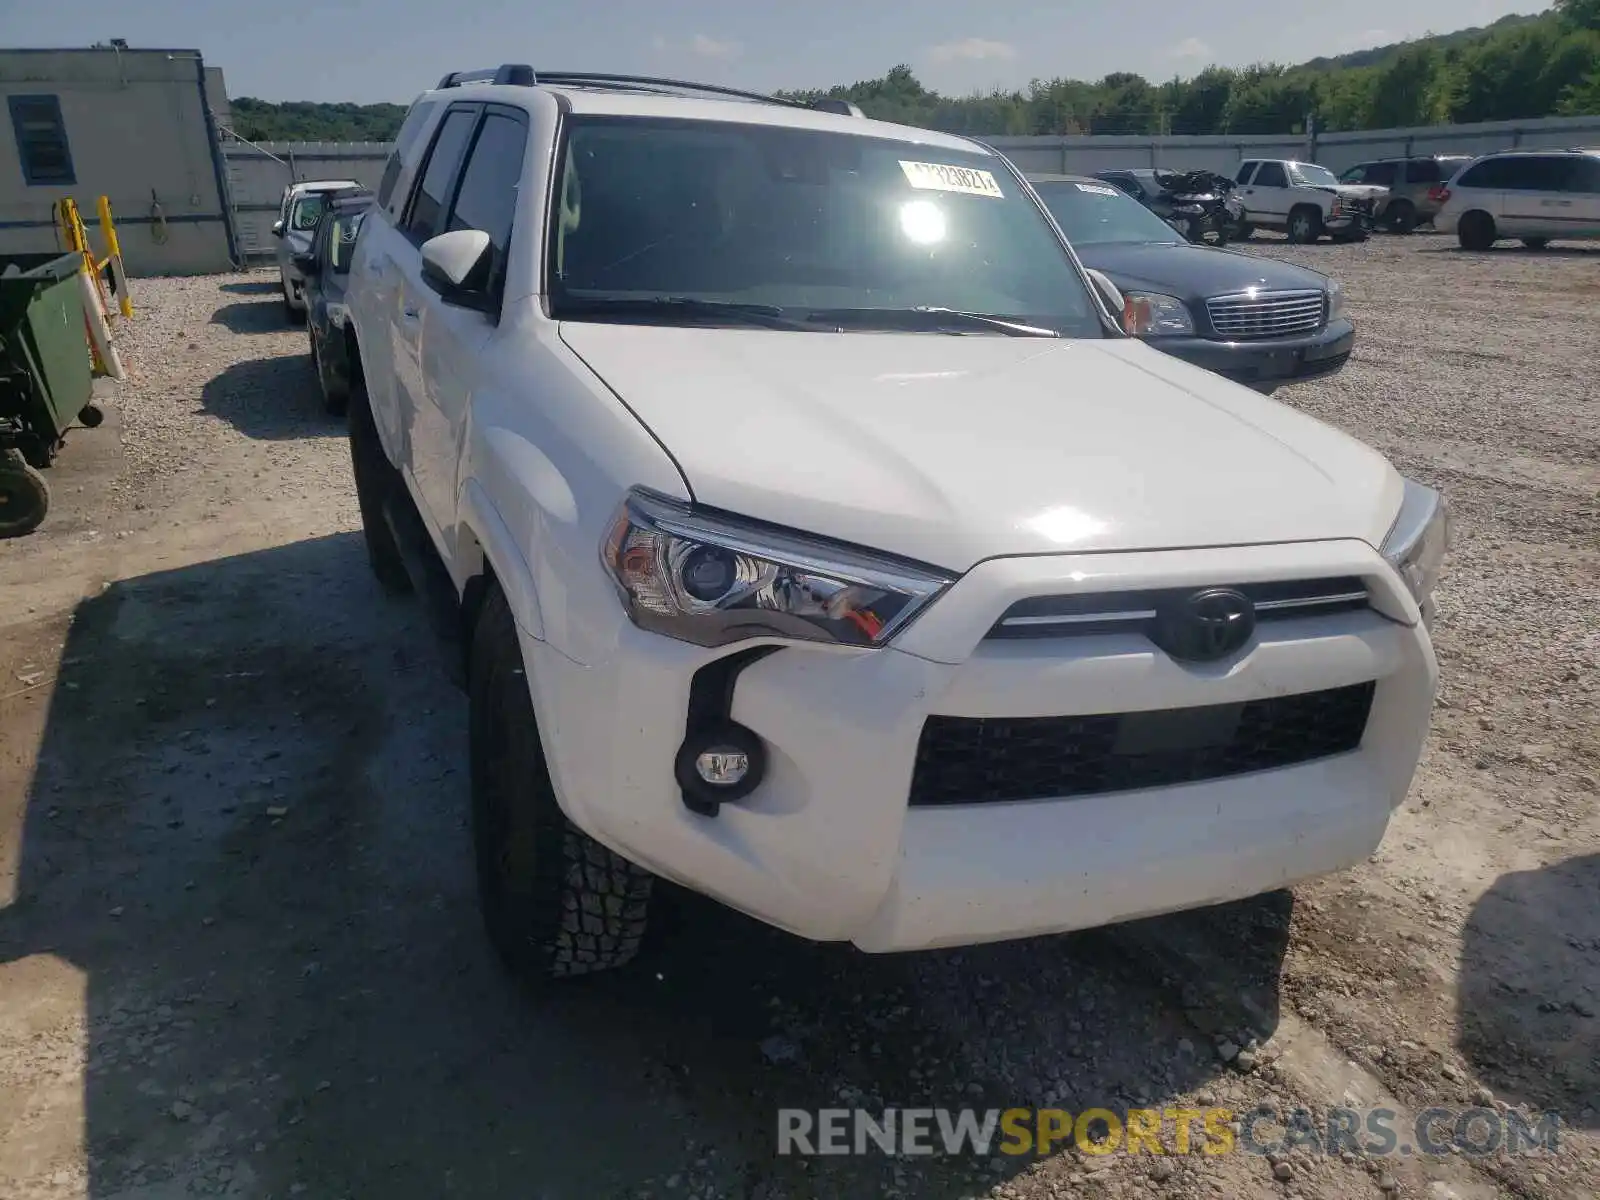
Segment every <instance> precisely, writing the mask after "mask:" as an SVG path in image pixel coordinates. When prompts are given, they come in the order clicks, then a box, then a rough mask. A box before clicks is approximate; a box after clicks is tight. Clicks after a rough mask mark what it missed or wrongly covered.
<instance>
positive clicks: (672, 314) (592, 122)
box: [345, 64, 1447, 977]
mask: <svg viewBox="0 0 1600 1200" xmlns="http://www.w3.org/2000/svg"><path fill="white" fill-rule="evenodd" d="M821 103H826V102H821ZM1101 286H1102V285H1101V283H1100V281H1099V280H1098V279H1094V278H1093V277H1091V276H1090V275H1089V274H1088V273H1087V272H1086V271H1085V270H1084V268H1083V267H1082V265H1081V264H1080V262H1079V260H1078V258H1077V257H1076V255H1075V254H1074V252H1073V250H1072V248H1071V246H1070V245H1069V244H1068V243H1067V241H1066V240H1065V239H1064V238H1063V236H1062V234H1061V232H1060V230H1059V228H1058V227H1057V225H1056V224H1055V222H1054V221H1053V220H1052V219H1051V217H1050V215H1049V213H1048V210H1047V209H1046V208H1045V207H1044V205H1043V203H1042V201H1041V200H1040V199H1039V197H1038V196H1037V194H1036V193H1035V192H1034V191H1033V189H1032V188H1031V187H1030V186H1029V184H1028V183H1027V182H1026V181H1025V180H1024V179H1023V177H1022V176H1021V175H1020V174H1018V173H1017V171H1016V170H1015V169H1014V168H1013V167H1012V165H1011V164H1010V163H1009V162H1008V161H1007V160H1006V159H1005V158H1003V157H1001V156H1000V155H998V154H996V153H995V152H994V151H992V150H990V149H988V148H986V147H984V146H982V145H979V144H977V143H975V142H972V141H969V140H967V139H965V138H960V137H954V136H950V135H946V134H942V133H935V132H932V131H930V130H926V129H913V128H908V127H903V126H898V125H891V124H884V123H880V122H876V121H870V120H867V119H866V118H864V117H862V116H861V115H860V114H859V113H858V112H855V111H852V110H851V109H849V108H848V106H845V105H842V104H839V103H837V102H834V103H833V104H831V105H830V106H829V107H827V108H825V109H824V108H821V107H820V104H819V106H807V105H802V104H798V103H792V102H787V101H779V100H774V99H771V98H768V97H763V96H758V95H752V94H748V93H738V94H730V93H729V91H728V90H727V89H719V88H711V87H694V86H690V85H685V84H682V83H668V82H666V81H662V80H653V79H643V78H618V77H616V76H583V75H577V74H562V75H548V74H543V73H541V74H540V75H538V76H537V77H535V73H534V72H533V71H532V70H531V69H530V68H528V67H526V66H521V65H516V64H513V65H507V66H503V67H500V68H498V69H495V70H489V71H485V72H483V73H480V74H476V75H473V74H468V73H462V74H458V75H450V76H447V77H446V78H445V79H444V80H443V81H442V82H441V84H440V85H439V86H438V87H437V88H435V89H433V90H430V91H428V92H426V93H424V94H423V95H422V96H420V97H419V98H418V99H417V100H416V101H415V103H414V104H413V105H412V107H411V110H410V112H409V114H408V116H407V117H406V120H405V123H404V127H403V128H402V130H401V132H400V135H399V137H398V140H397V145H396V148H395V151H394V156H393V158H392V159H391V161H390V164H389V168H388V169H387V170H386V171H385V175H384V181H383V183H382V185H381V186H380V190H379V194H378V198H377V204H376V205H375V206H374V207H373V208H372V209H371V210H370V211H369V213H368V216H367V218H366V220H365V223H364V224H363V226H362V231H361V236H360V238H359V240H358V242H357V244H356V250H355V256H354V262H353V267H352V279H351V284H350V290H349V296H348V304H349V320H348V321H347V323H346V327H345V336H346V337H348V338H349V346H348V349H349V354H350V361H351V363H352V364H353V371H352V375H353V379H352V394H351V398H350V402H349V415H350V446H351V456H352V461H353V464H354V468H355V482H356V489H357V493H358V496H359V499H360V504H361V513H362V518H363V523H364V528H365V534H366V539H367V547H368V551H369V555H370V557H371V561H372V565H373V567H374V568H375V570H376V573H377V575H378V578H379V579H380V581H381V582H382V583H383V584H384V585H385V586H386V587H387V588H389V589H390V590H391V591H394V592H413V593H420V594H421V597H422V598H423V600H424V601H425V605H426V608H427V611H428V612H429V613H430V614H431V615H432V617H433V618H434V623H435V627H436V629H437V630H438V632H439V633H441V634H442V635H443V637H444V639H445V645H446V646H447V647H449V648H450V650H451V653H450V655H449V657H448V659H447V661H448V662H449V663H451V664H452V670H453V673H454V674H455V675H456V677H457V678H458V680H459V681H460V682H461V683H462V684H463V685H464V686H465V688H466V690H467V693H468V697H469V713H470V721H469V728H470V754H471V781H472V829H473V838H474V841H475V845H476V855H477V867H478V879H479V887H480V895H481V902H482V908H483V913H484V918H485V922H486V925H487V927H488V931H489V934H490V937H491V939H492V941H493V942H494V944H495V946H496V947H497V948H498V950H499V952H500V954H501V955H502V956H503V957H504V959H505V960H506V961H507V962H508V964H510V965H511V966H512V967H513V968H515V969H517V970H519V971H522V972H525V973H527V974H528V975H530V976H533V977H549V976H565V975H573V974H581V973H585V972H591V971H596V970H600V969H603V968H608V967H616V966H620V965H621V964H623V963H625V962H627V961H628V960H629V959H630V958H631V957H632V956H633V955H634V953H635V952H636V951H637V949H638V948H639V944H640V938H641V936H642V935H643V933H644V929H645V922H646V914H647V909H648V902H649V899H650V893H651V885H652V882H653V881H654V879H656V878H658V877H661V878H666V879H670V880H673V881H675V882H677V883H679V884H682V885H684V886H687V887H689V888H692V889H695V890H698V891H700V892H703V893H706V894H708V895H710V896H713V897H716V898H718V899H720V900H721V901H723V902H725V903H727V904H729V905H731V906H733V907H735V908H738V909H740V910H742V911H744V912H746V913H749V914H752V915H754V916H756V917H758V918H760V919H761V920H764V921H767V922H769V923H771V924H772V925H775V926H778V927H780V928H782V929H785V930H788V931H790V932H792V933H795V934H798V935H801V936H803V937H806V938H811V939H816V940H828V941H848V942H853V943H854V944H855V945H856V946H858V947H860V948H862V949H864V950H867V951H897V950H913V949H919V948H926V947H936V946H950V945H959V944H967V943H975V942H983V941H991V940H998V939H1004V938H1016V937H1025V936H1030V935H1035V934H1047V933H1053V932H1057V931H1063V930H1070V929H1080V928H1084V927H1088V926H1095V925H1101V924H1106V923H1109V922H1116V921H1121V920H1125V919H1129V918H1133V917H1139V916H1143V915H1147V914H1153V913H1160V912H1167V911H1171V910H1175V909H1183V908H1190V907H1196V906H1202V905H1210V904H1215V903H1219V902H1223V901H1227V900H1231V899H1237V898H1242V897H1246V896H1251V895H1255V894H1258V893H1261V892H1266V891H1270V890H1274V889H1277V888H1281V887H1284V886H1286V885H1288V884H1291V883H1294V882H1295V881H1297V880H1301V879H1305V878H1307V877H1310V876H1315V875H1320V874H1323V873H1326V872H1331V871H1338V870H1341V869H1343V868H1346V867H1349V866H1351V865H1353V864H1355V863H1359V862H1361V861H1362V860H1363V859H1364V858H1366V856H1367V855H1369V854H1370V853H1371V852H1372V850H1373V849H1374V848H1375V847H1376V846H1377V845H1378V843H1379V841H1380V840H1381V839H1382V837H1383V835H1384V831H1385V829H1386V827H1387V825H1388V822H1389V818H1390V814H1391V813H1392V811H1393V810H1394V808H1395V806H1396V805H1398V804H1399V803H1400V801H1401V800H1402V798H1403V797H1404V796H1405V794H1406V790H1407V788H1408V786H1409V784H1410V781H1411V777H1412V773H1413V771H1414V770H1415V768H1416V764H1417V760H1418V756H1419V754H1420V752H1421V749H1422V745H1423V740H1424V737H1425V735H1426V732H1427V728H1428V723H1429V718H1430V713H1431V709H1432V703H1433V696H1434V690H1435V685H1436V681H1437V667H1436V664H1435V660H1434V654H1433V648H1432V643H1431V641H1430V637H1429V632H1428V614H1429V613H1430V612H1431V608H1432V601H1431V596H1432V592H1433V589H1434V584H1435V581H1436V580H1437V578H1438V576H1439V572H1440V568H1441V564H1442V561H1443V555H1444V547H1445V539H1446V529H1447V520H1446V509H1445V506H1444V503H1443V500H1442V498H1441V496H1440V495H1439V493H1437V492H1435V491H1433V490H1432V489H1430V488H1427V487H1425V486H1422V485H1421V484H1418V483H1414V482H1412V481H1409V480H1407V479H1405V478H1403V477H1402V476H1401V475H1400V474H1399V473H1398V472H1397V471H1396V470H1395V469H1394V467H1392V466H1391V465H1390V464H1389V463H1388V462H1387V461H1385V460H1384V458H1383V457H1382V456H1381V455H1380V454H1378V453H1377V452H1376V451H1375V450H1372V449H1371V448H1369V447H1367V446H1365V445H1363V444H1361V443H1360V442H1358V441H1356V440H1354V439H1353V438H1351V437H1349V436H1347V435H1346V434H1344V433H1341V432H1339V431H1338V430H1336V429H1332V428H1330V427H1328V426H1326V425H1323V424H1321V423H1320V422H1318V421H1316V420H1314V419H1312V418H1311V417H1309V416H1306V415H1304V414H1302V413H1300V412H1297V411H1296V410H1295V409H1293V408H1291V407H1288V406H1286V405H1283V404H1280V403H1277V402H1275V401H1273V400H1270V399H1268V398H1266V397H1264V396H1261V395H1258V394H1257V393H1255V392H1253V391H1251V390H1250V389H1248V388H1246V387H1243V386H1241V385H1239V384H1236V383H1232V382H1229V381H1228V380H1226V379H1223V378H1221V377H1220V376H1218V375H1215V374H1213V373H1211V372H1210V371H1206V370H1203V369H1201V368H1200V367H1197V366H1192V365H1190V364H1188V363H1185V362H1182V361H1179V360H1178V359H1176V358H1173V357H1171V356H1169V355H1166V354H1163V353H1161V352H1160V351H1159V350H1157V349H1154V348H1152V347H1150V346H1147V345H1145V344H1144V343H1143V342H1142V341H1140V340H1139V339H1138V338H1134V337H1130V336H1127V335H1126V334H1125V333H1124V331H1123V329H1122V327H1121V325H1120V323H1119V321H1118V319H1117V315H1116V314H1115V313H1114V312H1113V311H1112V302H1113V298H1114V289H1112V288H1111V287H1110V286H1109V285H1104V287H1105V290H1103V291H1101V290H1098V289H1099V288H1100V287H1101ZM1247 302H1248V303H1257V302H1259V303H1260V304H1262V305H1267V306H1270V305H1272V304H1273V303H1275V300H1274V294H1273V293H1271V292H1265V293H1264V294H1262V295H1259V296H1258V295H1255V294H1254V293H1252V295H1251V296H1249V297H1243V298H1241V299H1240V303H1247ZM1115 303H1116V307H1117V309H1118V310H1119V311H1120V308H1121V302H1120V299H1117V300H1115ZM1263 311H1269V310H1267V309H1264V310H1263Z"/></svg>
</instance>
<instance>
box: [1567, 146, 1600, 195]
mask: <svg viewBox="0 0 1600 1200" xmlns="http://www.w3.org/2000/svg"><path fill="white" fill-rule="evenodd" d="M1564 190H1565V191H1569V192H1587V193H1589V194H1590V195H1600V155H1594V154H1579V155H1576V156H1575V157H1574V158H1573V160H1572V167H1571V169H1570V171H1569V173H1568V175H1567V186H1566V188H1565V189H1564Z"/></svg>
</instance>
